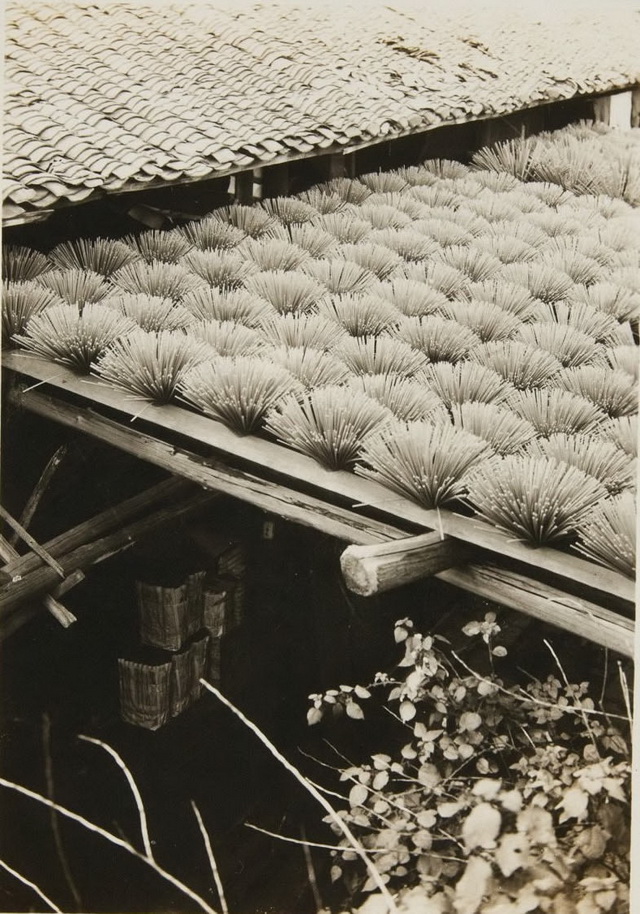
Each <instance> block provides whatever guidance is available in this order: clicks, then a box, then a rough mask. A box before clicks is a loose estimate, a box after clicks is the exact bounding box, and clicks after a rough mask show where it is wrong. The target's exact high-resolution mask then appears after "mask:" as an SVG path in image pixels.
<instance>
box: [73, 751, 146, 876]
mask: <svg viewBox="0 0 640 914" xmlns="http://www.w3.org/2000/svg"><path fill="white" fill-rule="evenodd" d="M78 739H81V740H82V741H83V742H85V743H92V744H93V745H94V746H100V748H101V749H104V751H105V752H108V753H109V755H110V756H111V758H112V759H113V760H114V762H115V763H116V765H117V766H118V768H120V769H121V771H123V772H124V776H125V777H126V779H127V783H128V784H129V787H130V788H131V793H132V794H133V799H134V801H135V804H136V808H137V810H138V816H139V819H140V831H141V832H142V844H143V845H144V852H145V854H146V856H147V857H148V858H149V860H154V856H153V849H152V847H151V839H150V837H149V826H148V824H147V813H146V810H145V808H144V803H143V802H142V797H141V796H140V791H139V790H138V785H137V784H136V782H135V780H134V777H133V775H132V774H131V772H130V771H129V769H128V768H127V766H126V764H125V762H124V760H123V759H122V758H121V757H120V755H118V753H117V752H116V750H115V749H113V748H112V747H111V746H109V745H107V743H103V742H102V740H100V739H94V737H92V736H82V735H80V736H78Z"/></svg>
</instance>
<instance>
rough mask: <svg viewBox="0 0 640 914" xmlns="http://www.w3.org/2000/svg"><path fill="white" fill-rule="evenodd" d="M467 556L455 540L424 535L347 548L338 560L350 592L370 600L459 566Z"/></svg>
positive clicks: (466, 551) (436, 534)
mask: <svg viewBox="0 0 640 914" xmlns="http://www.w3.org/2000/svg"><path fill="white" fill-rule="evenodd" d="M467 554H468V550H465V548H464V546H462V545H460V544H459V543H457V542H456V541H455V540H452V539H450V538H448V537H445V538H443V537H441V536H440V534H439V533H423V534H421V535H420V536H412V537H407V538H406V539H402V540H396V541H394V542H390V543H381V544H375V545H372V546H349V547H348V548H347V549H345V551H344V552H343V553H342V555H341V557H340V567H341V569H342V575H343V577H344V580H345V583H346V585H347V587H348V588H349V590H351V591H352V592H353V593H357V594H358V595H359V596H361V597H370V596H373V594H377V593H384V592H385V591H387V590H393V589H394V588H396V587H402V585H403V584H411V583H413V582H414V581H419V580H421V579H422V578H427V577H431V575H434V574H436V573H437V572H438V571H443V570H444V569H445V568H450V567H451V566H452V565H457V564H460V563H461V562H463V561H464V559H465V556H466V555H467Z"/></svg>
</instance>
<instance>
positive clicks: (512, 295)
mask: <svg viewBox="0 0 640 914" xmlns="http://www.w3.org/2000/svg"><path fill="white" fill-rule="evenodd" d="M466 297H467V298H469V299H470V300H474V299H476V300H478V301H488V302H491V303H492V304H494V305H497V306H498V307H499V308H502V310H503V311H507V312H508V313H509V314H513V316H514V317H517V318H519V319H520V320H521V321H528V320H532V319H533V318H534V316H535V314H536V311H537V310H538V309H539V307H540V302H537V301H536V299H535V298H534V297H533V296H532V295H531V293H530V292H529V290H528V289H525V288H524V287H523V286H517V285H514V284H513V283H508V282H503V281H502V280H501V279H498V280H489V281H488V282H474V283H472V284H471V285H470V286H469V288H468V289H467V292H466Z"/></svg>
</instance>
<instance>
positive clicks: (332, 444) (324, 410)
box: [265, 386, 390, 470]
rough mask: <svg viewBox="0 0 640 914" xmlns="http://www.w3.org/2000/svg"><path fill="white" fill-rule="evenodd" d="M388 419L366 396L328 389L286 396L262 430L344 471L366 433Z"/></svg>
mask: <svg viewBox="0 0 640 914" xmlns="http://www.w3.org/2000/svg"><path fill="white" fill-rule="evenodd" d="M389 418H390V413H389V411H388V410H386V409H385V408H384V407H383V406H381V405H380V404H379V403H377V402H376V401H375V400H372V399H371V398H370V397H367V396H366V395H365V394H359V393H358V392H356V391H354V390H349V389H347V388H345V387H337V386H329V387H322V388H319V389H317V390H314V391H312V392H310V393H308V394H304V395H303V396H298V397H297V396H295V395H294V396H291V397H287V398H286V399H285V400H283V401H282V402H281V403H280V404H279V406H278V407H276V408H275V409H274V410H272V411H271V412H270V413H269V415H268V416H267V419H266V422H265V428H266V429H267V430H268V431H270V432H271V433H272V434H273V435H275V437H276V438H277V439H278V441H281V442H282V443H283V444H286V445H287V446H288V447H290V448H293V449H294V450H296V451H300V452H301V453H302V454H306V455H307V456H308V457H313V458H314V460H317V461H318V463H320V464H321V465H322V466H324V467H326V468H327V469H329V470H345V469H350V468H352V467H353V465H354V463H355V461H356V459H357V457H358V453H359V451H360V448H361V446H362V442H363V440H365V439H366V436H367V435H368V434H369V432H371V431H373V429H374V428H376V426H379V425H380V423H383V422H384V421H385V420H388V419H389Z"/></svg>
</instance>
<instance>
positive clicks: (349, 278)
mask: <svg viewBox="0 0 640 914" xmlns="http://www.w3.org/2000/svg"><path fill="white" fill-rule="evenodd" d="M302 269H303V272H304V273H306V274H307V275H308V276H311V277H312V278H314V279H316V280H317V281H318V282H320V283H322V285H324V286H325V288H326V289H327V290H328V291H329V292H331V293H333V294H334V295H337V294H338V293H340V292H366V291H367V289H369V288H370V287H371V286H372V285H374V284H375V282H376V276H375V274H374V273H372V272H371V271H370V270H366V269H365V268H364V267H361V266H359V265H358V264H357V263H352V262H351V261H349V260H340V259H331V260H309V261H308V262H307V263H305V264H303V266H302Z"/></svg>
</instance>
